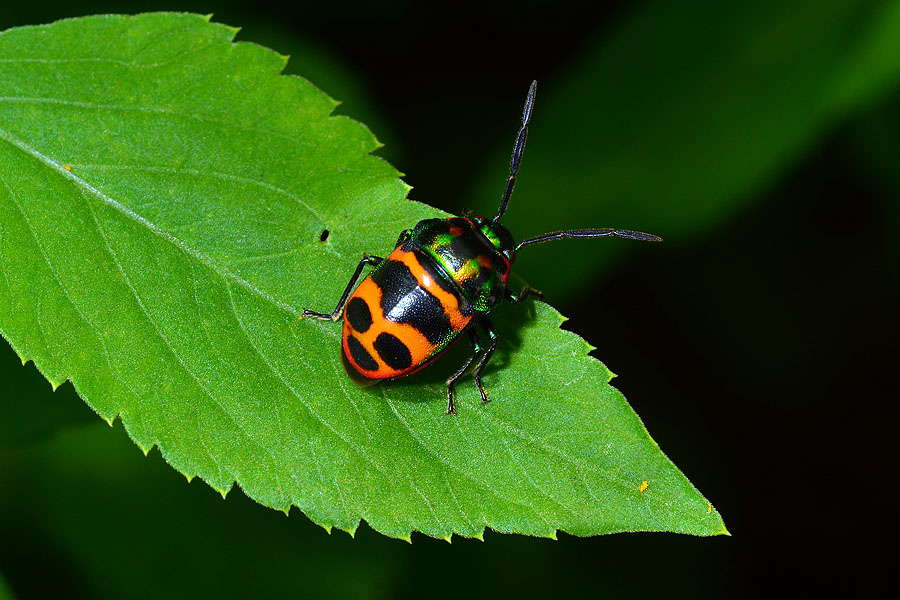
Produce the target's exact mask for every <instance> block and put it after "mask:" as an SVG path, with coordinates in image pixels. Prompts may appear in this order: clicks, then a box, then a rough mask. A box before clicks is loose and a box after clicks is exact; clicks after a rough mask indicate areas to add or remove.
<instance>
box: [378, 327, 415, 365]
mask: <svg viewBox="0 0 900 600" xmlns="http://www.w3.org/2000/svg"><path fill="white" fill-rule="evenodd" d="M372 346H374V348H375V351H376V352H378V356H380V357H381V360H383V361H384V362H386V363H387V365H388V366H389V367H391V368H392V369H408V368H410V367H411V366H412V355H410V353H409V348H407V347H406V344H404V343H403V342H401V341H400V338H398V337H396V336H394V335H391V334H390V333H379V334H378V337H377V338H375V343H374V344H372Z"/></svg>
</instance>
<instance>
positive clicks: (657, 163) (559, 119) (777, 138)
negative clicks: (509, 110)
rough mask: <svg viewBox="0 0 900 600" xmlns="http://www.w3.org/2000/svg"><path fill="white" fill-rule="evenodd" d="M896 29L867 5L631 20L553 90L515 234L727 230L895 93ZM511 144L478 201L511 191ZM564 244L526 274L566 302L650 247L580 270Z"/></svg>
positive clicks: (879, 6) (687, 5) (655, 6)
mask: <svg viewBox="0 0 900 600" xmlns="http://www.w3.org/2000/svg"><path fill="white" fill-rule="evenodd" d="M698 14H702V15H703V17H702V18H697V15H698ZM898 23H900V4H898V3H895V2H886V3H873V2H868V1H867V0H825V1H823V2H780V1H778V0H765V1H763V2H753V3H740V2H738V3H727V2H726V3H718V4H714V5H711V4H710V3H709V2H706V1H699V0H686V1H685V0H661V1H656V2H652V3H650V4H649V5H648V6H643V7H641V9H640V10H635V11H633V12H632V14H630V15H629V16H628V17H627V18H625V19H623V22H622V23H620V24H619V25H618V27H616V28H614V29H612V32H611V33H609V34H605V35H598V37H597V42H595V43H594V44H592V45H589V46H588V47H587V48H586V49H585V50H584V52H583V53H582V54H581V55H579V57H578V60H577V61H576V62H575V64H573V66H572V68H571V69H570V71H569V73H566V74H564V75H562V76H561V77H560V78H559V81H544V82H541V86H540V88H539V90H538V100H537V105H536V107H535V112H534V117H533V122H532V127H531V131H530V135H529V146H528V149H527V150H526V158H525V162H524V164H523V166H522V171H521V173H520V176H519V178H518V179H519V183H518V187H517V189H516V196H515V198H514V199H513V202H512V204H511V206H510V209H509V211H508V212H507V214H506V216H505V217H504V222H505V224H506V225H507V226H508V227H509V228H510V230H511V231H514V232H516V233H517V234H518V235H519V236H521V237H528V236H530V235H534V234H537V233H542V232H544V231H548V230H553V229H566V228H568V229H572V228H576V227H586V226H590V227H621V228H628V229H637V230H641V231H648V232H650V233H655V234H658V235H661V236H663V237H664V238H665V239H666V243H667V245H668V246H669V247H671V246H672V245H673V244H681V243H685V242H690V241H694V240H696V239H698V238H699V237H700V236H702V235H704V231H709V230H712V229H715V228H718V227H721V226H725V225H727V224H728V223H730V222H732V221H733V220H734V219H735V218H737V217H738V216H739V215H740V214H741V213H742V211H744V210H745V209H746V207H747V206H748V205H751V204H752V203H754V202H756V201H758V200H759V199H760V198H763V197H764V194H763V192H764V190H765V188H766V187H768V186H770V185H772V183H773V182H775V181H776V180H777V178H778V177H779V176H782V175H783V174H784V173H785V172H786V171H787V170H788V169H789V168H790V167H791V166H792V165H794V164H796V163H797V162H798V161H799V160H800V159H801V158H802V156H803V154H804V152H806V151H808V150H809V148H810V147H812V146H813V144H814V143H815V142H816V141H817V140H819V139H821V138H822V137H823V136H824V135H826V134H827V132H828V131H830V130H831V129H832V128H834V126H835V125H837V124H839V123H840V122H841V121H842V120H843V119H846V118H847V116H848V115H849V114H852V113H853V112H854V111H858V110H860V109H861V108H865V107H867V106H868V105H870V104H871V103H872V102H873V101H875V100H877V99H879V98H881V97H883V96H884V94H885V93H886V92H888V91H890V90H891V89H895V88H896V86H897V83H898V81H900V44H898V43H897V36H896V34H897V27H898ZM604 29H605V30H606V29H610V28H609V27H608V26H607V25H604ZM604 33H605V31H604ZM522 87H523V89H522V94H523V95H524V93H525V84H523V86H522ZM514 119H515V114H514V113H513V114H511V116H510V121H511V124H510V125H509V129H510V133H509V136H510V140H511V138H512V135H513V133H512V131H513V130H512V127H513V124H512V121H514ZM510 143H511V141H509V142H508V141H507V140H506V139H501V140H500V141H499V143H498V147H497V155H496V158H495V159H492V160H490V161H486V163H485V164H486V165H489V166H490V170H489V172H486V173H484V174H483V176H482V177H480V178H479V180H478V183H477V186H476V189H475V190H474V191H472V192H470V193H469V194H468V196H469V197H473V198H479V197H496V196H497V195H498V194H499V189H500V188H501V187H502V181H503V173H502V171H501V172H498V171H499V169H498V167H499V166H500V165H502V164H503V163H504V161H505V160H508V156H509V144H510ZM558 198H564V199H565V201H564V202H556V201H554V200H553V199H558ZM548 202H552V205H553V210H552V211H548V210H547V208H546V207H547V204H548ZM538 213H541V214H542V219H541V220H540V221H536V220H535V219H534V218H533V215H535V214H538ZM761 234H762V235H764V233H763V232H761ZM564 246H565V244H558V245H551V246H547V247H545V248H543V247H542V248H541V251H540V252H537V251H533V252H529V253H528V254H527V255H523V256H522V257H521V260H520V263H519V265H518V267H519V272H520V274H523V275H524V276H525V277H526V279H528V280H529V282H531V283H532V284H533V285H535V286H536V287H538V288H540V289H544V290H545V291H548V292H552V297H554V298H559V297H560V296H561V295H563V294H565V293H567V292H568V293H574V292H576V291H577V290H578V289H580V287H581V285H582V282H583V281H584V280H585V279H590V278H592V277H596V276H597V275H598V273H601V272H602V271H603V269H604V267H606V266H608V265H610V264H611V262H612V261H613V260H614V259H615V258H616V257H620V256H621V255H622V254H623V253H626V252H632V251H637V250H639V249H640V245H638V244H616V243H607V244H602V243H596V244H581V245H578V249H577V252H578V253H579V254H580V255H581V257H582V259H583V260H580V261H570V260H569V259H568V258H567V257H568V256H571V253H572V252H573V250H572V249H571V247H570V248H565V247H564ZM644 250H647V249H646V248H645V249H644ZM563 261H565V262H566V264H567V266H568V267H569V268H566V269H559V268H557V267H556V265H559V264H560V263H561V262H563Z"/></svg>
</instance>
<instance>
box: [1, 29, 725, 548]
mask: <svg viewBox="0 0 900 600" xmlns="http://www.w3.org/2000/svg"><path fill="white" fill-rule="evenodd" d="M234 34H235V29H233V28H230V27H225V26H222V25H216V24H210V23H209V22H208V21H207V19H205V18H203V17H199V16H195V15H184V14H148V15H140V16H136V17H116V16H104V17H91V18H84V19H76V20H70V21H61V22H58V23H54V24H52V25H49V26H44V27H28V28H20V29H13V30H10V31H7V32H5V33H3V34H0V227H2V229H0V265H2V275H3V281H2V282H0V331H2V333H3V335H4V336H5V337H6V338H7V339H8V340H9V341H10V343H11V344H12V346H13V348H14V349H15V350H16V351H17V353H18V354H19V356H20V357H22V358H27V359H31V360H33V361H34V362H35V364H36V365H37V366H38V368H39V369H40V370H41V372H42V373H44V375H45V376H46V377H47V378H48V379H49V380H50V381H51V382H52V383H53V385H59V384H60V383H61V382H62V381H64V380H66V379H71V381H72V382H73V384H74V386H75V388H76V390H77V391H78V393H79V394H80V395H81V396H82V397H83V398H84V399H85V401H86V402H87V403H88V404H89V405H90V406H91V407H92V408H93V409H94V410H95V411H97V413H99V414H100V416H101V417H103V418H104V419H106V420H107V421H110V422H111V421H112V420H113V419H115V418H117V417H118V418H120V419H121V420H122V422H123V424H124V425H125V428H126V429H127V431H128V433H129V435H130V436H131V437H132V438H133V439H134V441H135V442H136V443H137V444H138V445H139V446H140V447H141V448H142V449H143V450H144V451H145V452H147V451H149V450H150V448H151V447H153V446H157V447H159V449H160V452H161V453H162V455H163V456H164V458H165V459H166V460H167V461H168V462H169V463H170V464H171V465H172V466H173V467H174V468H175V469H177V470H178V471H180V472H181V473H183V474H185V475H186V476H187V477H188V478H191V477H194V476H200V477H202V478H203V479H204V480H205V481H207V482H208V483H209V484H210V485H211V486H213V487H214V488H215V489H217V490H219V491H220V492H222V493H223V494H224V493H225V492H226V491H227V490H228V489H230V487H231V486H232V485H233V483H235V482H236V483H237V484H238V485H239V486H240V487H241V488H242V489H243V490H244V492H245V493H246V494H247V495H248V496H250V497H251V498H253V499H255V500H257V501H258V502H260V503H262V504H265V505H267V506H271V507H274V508H278V509H281V510H284V511H287V510H289V508H290V507H291V506H292V505H293V506H297V507H299V508H300V509H301V510H302V511H303V512H304V513H306V514H307V515H308V516H309V517H310V518H311V519H312V520H313V521H314V522H316V523H319V524H321V525H322V526H324V527H326V528H329V529H330V528H331V527H338V528H340V529H344V530H347V531H350V532H352V531H354V530H355V529H356V527H357V526H358V524H359V521H360V519H365V520H366V521H367V522H368V523H369V524H370V525H371V526H372V527H373V528H374V529H376V530H378V531H380V532H382V533H385V534H387V535H390V536H395V537H399V538H408V537H409V535H410V534H411V532H412V531H415V530H417V531H421V532H424V533H426V534H428V535H432V536H437V537H449V536H450V535H451V534H453V533H458V534H461V535H464V536H475V537H477V536H480V535H481V534H482V532H483V530H484V528H485V527H491V528H493V529H496V530H498V531H508V532H520V533H528V534H534V535H542V536H554V535H555V533H556V531H557V530H564V531H568V532H571V533H574V534H577V535H593V534H599V533H607V532H614V531H638V530H669V531H678V532H685V533H693V534H698V535H713V534H721V533H725V529H724V525H723V523H722V520H721V518H720V516H719V514H718V513H717V512H716V511H715V510H714V509H713V508H712V505H711V504H709V503H708V502H707V501H706V500H705V499H704V498H703V497H702V496H701V495H700V494H699V493H698V492H697V490H696V489H694V488H693V487H692V486H691V484H690V483H689V482H688V481H687V479H686V478H685V477H684V476H683V475H682V474H681V473H680V472H679V471H678V470H677V469H676V468H675V466H674V465H673V464H672V463H671V462H670V461H669V460H668V459H667V458H666V457H665V456H664V455H663V454H662V453H661V452H660V450H659V448H658V447H657V446H656V444H655V443H654V442H653V440H652V439H651V438H650V436H649V435H648V433H647V431H646V430H645V429H644V427H643V425H642V423H641V422H640V420H639V419H638V418H637V416H636V415H635V414H634V412H633V411H632V410H631V409H630V408H629V406H628V405H627V403H626V402H625V400H624V398H623V397H622V395H621V394H620V393H619V392H618V391H617V390H616V389H615V388H613V387H611V386H610V385H609V380H610V379H611V377H612V375H611V374H610V373H609V371H608V370H607V369H606V368H605V367H604V366H603V365H602V364H601V363H599V362H598V361H596V360H594V359H592V358H590V357H588V356H587V352H588V351H589V350H590V349H591V348H590V346H588V344H587V343H586V342H584V341H583V340H581V339H580V338H578V337H577V336H575V335H574V334H571V333H568V332H564V331H562V330H560V329H559V325H560V324H561V323H562V322H563V320H564V319H563V317H561V316H560V315H559V314H558V313H557V312H555V311H554V310H553V309H551V308H550V307H548V306H546V305H543V304H537V305H532V306H517V307H504V308H505V310H504V311H502V312H501V313H499V314H498V319H497V326H498V330H499V332H500V335H501V340H502V342H501V347H500V349H499V352H498V356H497V358H496V359H495V360H494V361H493V362H492V363H491V365H490V367H489V369H488V370H487V372H486V376H485V384H486V385H487V387H488V388H489V390H490V391H491V393H492V396H493V398H494V400H495V401H494V402H492V403H491V404H490V405H486V406H482V405H481V404H480V403H479V402H478V394H477V392H476V390H475V389H474V386H472V385H471V381H470V380H469V381H468V382H467V383H466V384H465V385H461V386H460V388H459V392H460V394H459V395H460V400H459V414H458V415H457V416H455V417H452V416H446V415H444V414H443V409H444V405H445V393H446V392H445V387H444V384H443V378H444V377H446V375H447V374H448V373H449V372H450V371H451V369H452V368H453V367H454V366H455V365H456V362H452V363H451V361H461V360H462V354H455V353H450V355H449V358H447V359H445V360H442V361H440V362H439V363H438V364H439V365H440V366H435V367H432V368H430V369H426V370H425V371H424V372H423V373H422V374H420V375H417V376H414V377H412V378H408V379H407V380H404V381H400V382H396V383H393V384H385V385H376V386H371V387H366V388H360V387H357V386H355V385H354V384H353V383H351V381H350V379H349V378H348V377H347V376H346V374H345V373H344V371H343V368H342V366H341V360H340V355H339V337H340V327H339V325H338V324H335V323H330V322H327V323H326V322H310V321H301V320H300V319H299V315H300V313H301V311H302V309H303V308H304V307H315V308H319V309H329V308H331V307H332V306H333V305H334V303H335V301H336V299H337V298H338V296H339V294H340V291H341V290H342V288H343V287H344V285H346V282H347V279H348V277H349V275H350V273H351V272H352V270H353V267H354V265H355V264H356V263H357V262H358V260H359V258H360V256H361V255H362V253H363V252H364V251H371V252H375V253H381V252H385V251H387V250H389V249H390V248H391V246H392V243H393V242H394V241H395V239H396V236H397V233H398V232H399V231H400V230H402V229H404V228H406V227H408V226H410V225H411V224H413V223H415V222H416V221H417V220H419V219H422V218H425V217H431V216H437V215H439V213H438V212H437V211H435V210H433V209H430V208H429V207H426V206H424V205H421V204H416V203H412V202H409V201H407V200H405V195H406V192H407V190H408V187H407V186H406V185H405V184H404V183H403V182H402V181H400V180H399V179H398V178H397V175H398V173H397V172H396V171H395V170H394V169H393V168H392V167H391V166H390V165H388V164H387V163H385V162H384V161H382V160H380V159H378V158H376V157H373V156H371V155H370V152H371V151H373V150H374V149H376V148H377V147H378V144H377V142H376V140H375V139H374V137H373V136H372V135H371V133H370V132H369V131H368V130H367V129H366V128H365V127H363V126H361V125H360V124H358V123H356V122H354V121H352V120H350V119H348V118H345V117H331V116H329V115H330V113H331V111H332V110H333V108H334V106H335V102H334V101H333V100H331V99H330V98H328V97H327V96H326V95H325V94H323V93H322V92H320V91H319V90H317V89H316V88H314V87H313V86H312V85H311V84H310V83H308V82H306V81H305V80H302V79H299V78H295V77H285V76H282V75H280V74H279V73H280V71H281V70H282V68H283V67H284V64H285V59H284V58H283V57H279V56H277V55H276V54H275V53H273V52H271V51H269V50H266V49H263V48H261V47H258V46H255V45H251V44H246V43H238V44H234V43H232V38H233V36H234ZM326 229H327V230H328V231H329V236H328V238H327V241H324V242H322V241H320V237H321V234H322V232H323V231H324V230H326ZM643 481H646V482H648V485H647V487H646V489H643V490H642V489H641V487H642V486H641V484H642V482H643Z"/></svg>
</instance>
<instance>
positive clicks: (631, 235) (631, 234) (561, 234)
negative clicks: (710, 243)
mask: <svg viewBox="0 0 900 600" xmlns="http://www.w3.org/2000/svg"><path fill="white" fill-rule="evenodd" d="M600 237H620V238H626V239H629V240H640V241H642V242H661V241H663V239H662V238H661V237H659V236H658V235H652V234H650V233H642V232H640V231H630V230H628V229H573V230H571V231H554V232H551V233H545V234H543V235H537V236H535V237H533V238H528V239H527V240H522V241H521V242H519V245H518V246H516V249H515V252H518V251H519V250H521V249H522V247H523V246H530V245H531V244H542V243H544V242H552V241H553V240H561V239H564V238H573V239H574V238H600Z"/></svg>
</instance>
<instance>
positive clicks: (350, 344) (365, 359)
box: [347, 335, 387, 371]
mask: <svg viewBox="0 0 900 600" xmlns="http://www.w3.org/2000/svg"><path fill="white" fill-rule="evenodd" d="M347 348H349V349H350V356H352V357H353V360H354V361H355V362H356V364H358V365H359V366H360V368H362V369H365V370H366V371H377V370H378V363H377V362H375V359H374V358H372V355H371V354H369V351H368V350H366V349H365V348H363V345H362V344H361V343H360V342H359V340H358V339H356V338H355V337H353V336H352V335H351V336H348V337H347ZM379 354H380V352H379ZM385 362H387V361H385Z"/></svg>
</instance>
